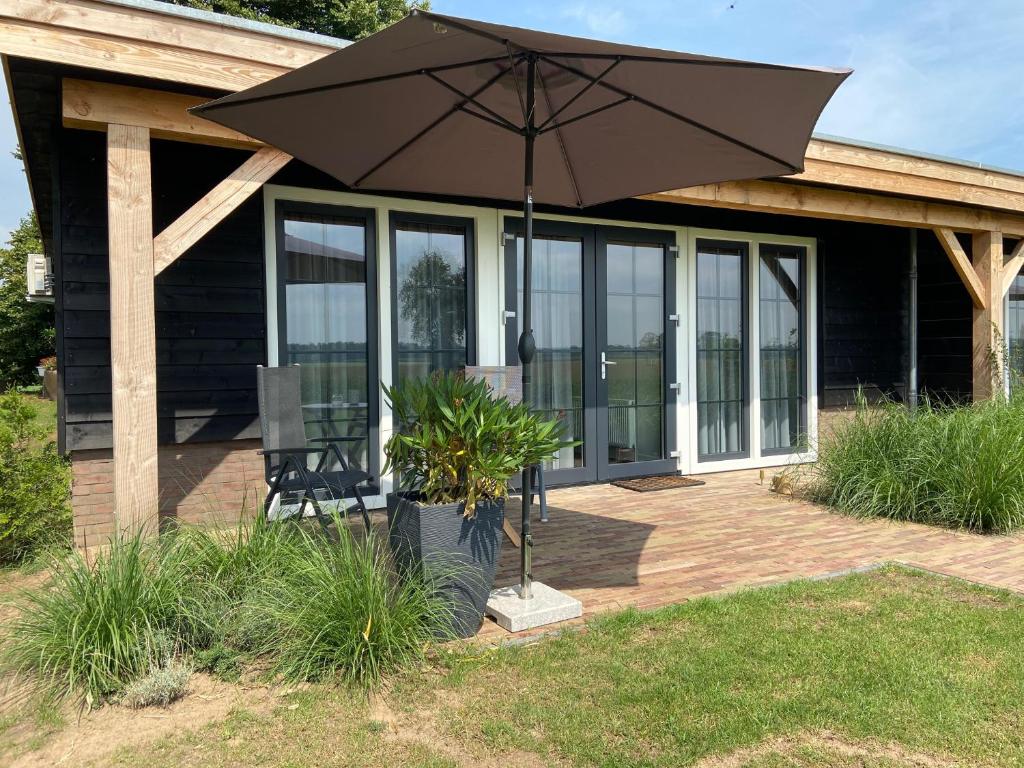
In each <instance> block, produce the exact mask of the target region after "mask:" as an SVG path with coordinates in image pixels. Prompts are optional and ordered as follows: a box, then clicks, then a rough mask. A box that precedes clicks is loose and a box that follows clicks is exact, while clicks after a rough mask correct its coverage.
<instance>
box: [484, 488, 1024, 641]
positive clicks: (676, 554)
mask: <svg viewBox="0 0 1024 768" xmlns="http://www.w3.org/2000/svg"><path fill="white" fill-rule="evenodd" d="M769 476H770V475H769ZM702 479H705V480H706V481H707V485H705V486H702V487H698V488H684V489H678V490H671V491H657V492H653V493H636V492H634V491H627V490H624V489H621V488H616V487H614V486H610V485H593V486H585V487H580V488H569V489H561V490H552V491H549V492H548V505H549V507H550V511H551V522H549V523H546V524H541V523H536V522H535V523H534V526H533V531H534V540H535V548H534V569H533V570H534V578H536V579H537V580H539V581H543V582H544V583H546V584H548V585H550V586H553V587H555V588H557V589H561V590H565V591H566V592H569V593H570V594H572V595H574V596H576V597H578V598H579V599H580V600H581V601H582V602H583V608H584V613H585V616H589V615H593V614H595V613H598V612H600V611H606V610H613V609H617V608H625V607H627V606H637V607H639V608H654V607H657V606H661V605H668V604H671V603H679V602H683V601H685V600H687V599H688V598H692V597H695V596H698V595H706V594H711V593H715V592H722V591H728V590H735V589H739V588H741V587H745V586H753V585H758V584H770V583H775V582H781V581H787V580H790V579H794V578H800V577H809V576H817V575H824V574H828V573H832V572H835V571H841V570H846V569H850V568H856V567H861V566H866V565H871V564H875V563H882V562H886V561H899V562H902V563H906V564H908V565H914V566H918V567H923V568H928V569H930V570H934V571H938V572H941V573H945V574H949V575H953V576H960V577H964V578H967V579H971V580H973V581H978V582H983V583H985V584H991V585H993V586H998V587H1005V588H1009V589H1014V590H1018V591H1024V537H1022V536H1012V537H1006V536H979V535H976V534H968V533H958V532H953V531H945V530H939V529H935V528H929V527H926V526H921V525H911V524H902V523H890V522H886V521H879V520H856V519H852V518H848V517H843V516H840V515H837V514H834V513H831V512H828V511H826V510H824V509H822V508H820V507H817V506H815V505H813V504H809V503H806V502H802V501H795V500H793V499H791V498H788V497H783V496H778V495H776V494H772V493H770V492H769V491H768V486H767V480H766V481H765V485H760V484H759V483H758V479H759V475H758V472H757V471H744V472H730V473H725V474H719V475H710V476H704V477H703V478H702ZM517 502H518V500H515V501H513V504H512V506H511V507H510V510H509V511H510V512H511V515H510V516H511V517H512V519H513V521H516V522H517V521H518V504H517ZM518 573H519V551H518V550H516V549H513V548H512V547H511V546H510V545H509V543H508V540H507V539H506V540H505V543H504V550H503V552H502V559H501V568H500V571H499V574H498V580H497V584H498V585H499V586H504V585H508V584H514V583H516V582H517V581H518ZM549 629H550V628H549ZM481 634H482V636H483V637H485V638H493V639H495V640H497V639H501V638H502V637H510V635H509V634H508V633H506V632H505V631H504V630H502V629H500V628H499V627H498V626H497V625H495V624H493V623H491V622H488V623H486V624H485V625H484V628H483V630H482V632H481Z"/></svg>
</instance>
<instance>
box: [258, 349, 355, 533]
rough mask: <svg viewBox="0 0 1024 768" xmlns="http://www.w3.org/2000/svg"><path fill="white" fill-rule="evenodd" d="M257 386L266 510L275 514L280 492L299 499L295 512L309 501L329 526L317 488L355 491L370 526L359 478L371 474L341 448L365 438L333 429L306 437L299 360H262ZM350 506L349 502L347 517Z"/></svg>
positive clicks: (337, 495)
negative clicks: (272, 364) (312, 464)
mask: <svg viewBox="0 0 1024 768" xmlns="http://www.w3.org/2000/svg"><path fill="white" fill-rule="evenodd" d="M256 389H257V397H258V399H259V409H260V432H261V434H262V437H263V449H262V450H261V451H260V452H259V453H260V455H262V456H263V465H264V474H265V477H266V481H267V485H269V486H270V490H269V491H268V492H267V499H266V502H265V503H264V506H263V512H264V514H266V515H269V514H270V507H271V504H272V503H273V501H274V499H275V498H276V497H279V499H280V501H281V503H282V504H283V503H284V501H285V499H289V500H291V501H298V502H299V510H298V513H297V515H296V516H297V517H298V518H300V519H301V517H302V514H303V512H305V510H306V504H307V503H308V504H310V505H311V506H312V507H313V510H314V512H315V513H316V518H317V520H318V521H319V522H320V524H321V525H322V526H323V527H324V528H325V529H326V528H327V524H328V522H329V521H330V517H329V516H328V515H325V514H324V511H323V508H322V507H321V506H320V501H321V499H318V498H317V493H323V494H326V495H327V496H328V497H329V498H330V499H331V500H339V501H342V500H344V499H345V498H346V497H348V496H349V495H352V496H354V497H355V504H353V505H352V506H354V507H355V508H356V509H358V510H359V513H360V514H361V515H362V516H363V523H364V524H365V525H366V530H370V514H369V512H368V511H367V509H366V504H365V503H363V495H362V493H361V492H360V490H359V484H360V483H364V482H366V481H367V480H369V479H370V475H369V474H367V473H366V472H363V471H362V470H359V469H350V468H349V464H348V462H347V461H346V460H345V455H344V453H343V452H342V450H341V448H340V446H341V445H342V444H344V443H351V442H357V441H359V440H362V439H363V438H361V437H357V436H347V437H345V436H334V435H332V436H329V437H314V438H311V439H308V440H307V438H306V427H305V424H304V423H303V419H302V397H301V381H300V378H299V366H297V365H290V366H285V367H281V368H264V367H263V366H262V365H259V366H257V367H256ZM311 443H313V444H319V445H310V444H311ZM310 456H316V457H318V458H317V463H316V469H310V468H309V457H310ZM331 459H334V460H336V462H337V466H338V467H339V468H338V469H333V468H331V467H332V466H333V465H332V461H331ZM348 511H349V509H348V506H346V507H345V509H344V513H345V516H346V518H347V517H348Z"/></svg>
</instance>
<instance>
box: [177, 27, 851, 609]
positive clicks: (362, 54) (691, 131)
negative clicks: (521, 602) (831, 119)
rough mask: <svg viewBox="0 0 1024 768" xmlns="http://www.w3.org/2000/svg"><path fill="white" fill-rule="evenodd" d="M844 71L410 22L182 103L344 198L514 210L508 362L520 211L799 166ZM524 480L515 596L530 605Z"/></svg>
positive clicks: (528, 243)
mask: <svg viewBox="0 0 1024 768" xmlns="http://www.w3.org/2000/svg"><path fill="white" fill-rule="evenodd" d="M848 75H849V70H837V69H815V68H806V67H790V66H780V65H775V64H760V63H755V62H747V61H736V60H731V59H720V58H714V57H711V56H699V55H695V54H689V53H677V52H672V51H663V50H657V49H651V48H640V47H637V46H631V45H619V44H614V43H608V42H601V41H596V40H586V39H582V38H575V37H567V36H564V35H555V34H550V33H546V32H537V31H533V30H528V29H519V28H515V27H507V26H501V25H497V24H489V23H485V22H480V21H473V20H469V19H458V18H452V17H449V16H442V15H439V14H435V13H428V12H425V11H414V12H413V13H412V14H411V15H410V16H408V17H407V18H405V19H403V20H402V21H400V22H398V23H397V24H394V25H392V26H390V27H388V28H387V29H385V30H383V31H381V32H378V33H376V34H374V35H371V36H370V37H367V38H365V39H363V40H360V41H358V42H356V43H354V44H352V45H349V46H347V47H345V48H342V49H341V50H339V51H338V52H336V53H332V54H330V55H329V56H325V57H324V58H322V59H319V60H318V61H315V62H313V63H311V64H307V65H306V66H303V67H300V68H299V69H296V70H293V71H292V72H289V73H287V74H284V75H281V76H280V77H277V78H275V79H273V80H270V81H267V82H265V83H262V84H260V85H257V86H255V87H253V88H249V89H248V90H245V91H241V92H239V93H235V94H232V95H230V96H225V97H223V98H221V99H217V100H216V101H212V102H210V103H208V104H204V105H202V106H200V107H197V108H196V109H195V111H196V112H197V113H198V114H200V115H201V116H202V117H204V118H206V119H208V120H212V121H214V122H217V123H220V124H222V125H225V126H228V127H230V128H233V129H235V130H238V131H241V132H243V133H245V134H248V135H249V136H253V137H255V138H257V139H261V140H262V141H265V142H267V143H268V144H271V145H273V146H276V147H278V148H280V149H282V150H284V151H286V152H288V153H290V154H291V155H292V156H293V157H296V158H298V159H299V160H302V161H303V162H305V163H307V164H309V165H311V166H314V167H316V168H319V169H320V170H322V171H325V172H327V173H328V174H330V175H332V176H334V177H335V178H337V179H338V180H340V181H341V182H343V183H344V184H345V185H347V186H348V187H350V188H352V189H371V190H388V191H401V192H420V193H431V194H443V195H455V196H467V197H484V198H491V199H498V200H513V199H517V198H519V197H522V200H523V213H524V219H525V234H524V239H523V264H524V274H523V317H522V334H521V336H520V338H519V344H518V349H519V358H520V361H521V363H522V367H523V368H522V370H523V382H524V384H525V383H528V382H529V380H530V362H531V361H532V359H533V357H534V353H535V349H536V345H535V342H534V338H533V329H532V312H531V309H532V308H531V304H532V302H531V284H530V283H531V277H532V250H533V249H532V239H533V238H532V236H533V204H534V202H535V201H536V202H541V203H547V204H552V205H561V206H576V207H584V206H588V205H594V204H596V203H602V202H607V201H609V200H617V199H622V198H627V197H632V196H634V195H639V194H644V193H649V192H661V191H664V190H667V189H676V188H679V187H688V186H694V185H698V184H710V183H714V182H720V181H729V180H735V179H751V178H762V177H767V176H779V175H787V174H791V173H796V172H799V171H800V170H802V169H803V161H804V153H805V151H806V149H807V143H808V141H809V140H810V137H811V131H812V130H813V128H814V124H815V122H816V121H817V118H818V115H819V114H820V113H821V110H822V109H823V108H824V106H825V104H826V103H827V102H828V100H829V98H831V96H832V94H833V93H834V92H835V90H836V88H838V87H839V85H840V83H842V81H843V80H844V79H845V78H846V77H847V76H848ZM529 486H530V478H529V472H528V471H526V470H524V472H523V528H522V538H523V545H522V579H523V580H522V583H521V593H522V595H523V596H524V597H525V596H529V594H530V589H529V587H530V575H531V574H530V546H531V537H530V525H529V523H530V516H529V509H530V507H529V494H530V487H529Z"/></svg>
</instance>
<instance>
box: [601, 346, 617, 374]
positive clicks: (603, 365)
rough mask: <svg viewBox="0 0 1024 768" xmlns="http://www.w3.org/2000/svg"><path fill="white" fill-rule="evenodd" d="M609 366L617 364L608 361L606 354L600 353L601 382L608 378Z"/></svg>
mask: <svg viewBox="0 0 1024 768" xmlns="http://www.w3.org/2000/svg"><path fill="white" fill-rule="evenodd" d="M609 365H618V363H616V362H615V361H614V360H609V359H608V354H607V353H606V352H602V353H601V381H604V380H605V379H607V378H608V366H609Z"/></svg>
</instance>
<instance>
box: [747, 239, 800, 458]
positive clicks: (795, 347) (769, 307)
mask: <svg viewBox="0 0 1024 768" xmlns="http://www.w3.org/2000/svg"><path fill="white" fill-rule="evenodd" d="M760 251H761V258H760V261H759V263H760V269H759V272H758V285H759V290H758V292H759V294H760V297H759V304H760V313H761V316H760V323H759V326H758V327H759V329H760V336H761V344H760V347H761V349H760V353H761V354H760V358H761V447H762V449H763V450H764V451H766V452H772V451H775V452H782V451H787V450H796V449H798V448H800V447H801V446H802V440H803V438H804V435H805V433H806V425H805V415H804V402H805V397H804V395H805V393H804V375H803V364H802V361H803V339H802V337H801V333H800V312H801V301H802V295H801V285H802V283H801V274H800V271H801V268H802V266H803V252H804V251H803V249H802V248H795V247H783V246H776V245H762V246H761V248H760Z"/></svg>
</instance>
